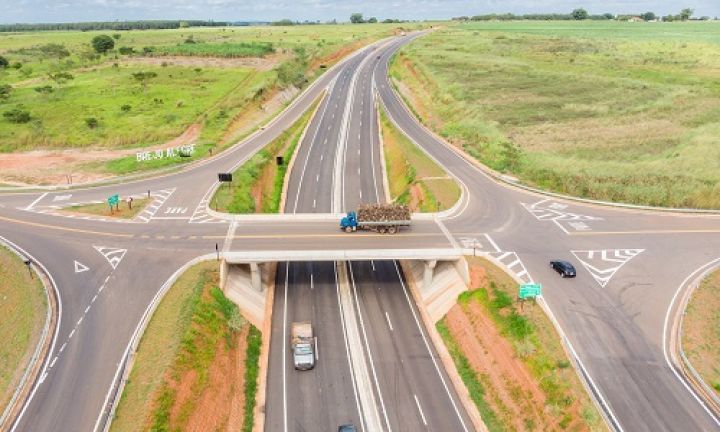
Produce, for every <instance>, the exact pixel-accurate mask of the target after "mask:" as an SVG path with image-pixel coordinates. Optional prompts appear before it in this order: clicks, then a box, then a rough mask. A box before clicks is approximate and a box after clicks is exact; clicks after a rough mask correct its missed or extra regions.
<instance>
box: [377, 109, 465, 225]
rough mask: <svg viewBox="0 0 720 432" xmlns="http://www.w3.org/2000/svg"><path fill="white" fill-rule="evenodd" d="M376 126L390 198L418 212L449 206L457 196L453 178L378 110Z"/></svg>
mask: <svg viewBox="0 0 720 432" xmlns="http://www.w3.org/2000/svg"><path fill="white" fill-rule="evenodd" d="M380 127H381V132H382V137H383V149H384V152H385V154H384V157H385V166H386V169H387V178H388V182H389V185H388V186H389V189H390V194H391V195H392V199H393V200H395V201H397V202H400V203H404V204H408V205H409V206H410V208H411V209H412V210H413V211H420V212H436V211H442V210H445V209H448V208H450V207H452V206H453V205H454V204H455V202H457V200H458V199H459V198H460V188H459V187H458V185H457V183H455V180H453V179H452V178H450V177H448V175H447V173H446V172H445V171H444V170H443V169H442V168H441V167H440V166H438V165H437V164H436V163H435V162H434V161H433V160H432V159H430V158H429V157H428V156H427V155H426V154H425V153H424V152H423V151H422V150H421V149H420V148H418V147H417V146H416V145H415V144H414V143H413V142H412V141H410V139H408V137H407V136H405V135H404V134H403V133H402V132H401V131H399V130H398V129H397V128H396V127H395V125H394V124H393V123H392V122H391V121H390V119H389V118H388V117H387V114H386V113H385V111H384V110H382V109H381V110H380Z"/></svg>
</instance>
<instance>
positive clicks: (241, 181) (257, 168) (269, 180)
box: [210, 98, 322, 213]
mask: <svg viewBox="0 0 720 432" xmlns="http://www.w3.org/2000/svg"><path fill="white" fill-rule="evenodd" d="M321 99H322V98H319V99H318V100H316V101H315V102H314V103H313V104H312V105H311V106H310V108H308V110H307V111H305V114H303V115H302V116H301V117H300V118H299V119H298V120H297V121H296V122H295V123H294V124H293V125H292V126H290V127H289V128H288V129H286V130H285V131H283V133H282V134H280V136H278V137H277V138H275V139H274V140H273V141H271V142H270V143H269V144H268V145H266V146H265V147H264V148H263V149H262V150H260V151H259V152H257V153H256V154H255V155H254V156H253V157H251V158H250V159H249V160H248V161H247V162H245V163H244V164H243V165H242V166H240V167H239V168H238V169H236V170H235V172H233V181H232V182H231V183H225V184H222V185H221V186H220V188H219V189H218V190H217V191H216V192H215V195H214V196H213V198H212V199H211V200H210V206H211V207H212V208H213V209H215V210H217V211H221V212H226V213H277V212H278V211H279V207H280V200H281V195H282V190H283V185H284V183H285V174H286V173H287V169H288V166H289V165H290V162H291V160H292V158H293V155H294V154H295V148H296V147H297V145H298V143H299V141H300V137H301V136H302V134H303V131H305V128H306V127H307V125H308V122H309V121H310V119H311V118H312V115H313V114H314V113H315V109H316V107H317V105H318V103H320V100H321ZM278 155H282V157H283V164H282V165H277V163H276V160H275V157H276V156H278Z"/></svg>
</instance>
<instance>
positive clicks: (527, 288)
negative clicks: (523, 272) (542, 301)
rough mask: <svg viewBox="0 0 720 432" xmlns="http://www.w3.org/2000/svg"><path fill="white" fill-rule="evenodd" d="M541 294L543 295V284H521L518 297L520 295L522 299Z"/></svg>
mask: <svg viewBox="0 0 720 432" xmlns="http://www.w3.org/2000/svg"><path fill="white" fill-rule="evenodd" d="M539 295H542V285H540V284H537V283H531V284H522V285H520V292H519V293H518V297H520V299H521V300H524V299H527V298H535V297H537V296H539Z"/></svg>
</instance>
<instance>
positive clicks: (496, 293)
mask: <svg viewBox="0 0 720 432" xmlns="http://www.w3.org/2000/svg"><path fill="white" fill-rule="evenodd" d="M469 264H470V268H471V274H472V275H473V277H472V282H471V283H472V286H471V290H470V291H466V292H464V293H462V294H460V296H459V297H458V306H459V307H460V308H461V310H462V313H463V314H465V315H466V316H467V318H468V319H469V322H470V323H477V322H481V321H482V320H479V319H478V317H477V316H475V315H474V314H476V313H477V312H476V311H477V310H480V311H481V313H482V314H483V315H484V316H485V317H487V318H489V319H490V322H491V323H492V325H494V327H495V328H494V330H493V332H497V333H498V334H499V335H500V336H501V337H502V338H503V339H504V340H505V341H506V342H507V343H508V345H509V346H510V347H511V348H510V349H511V351H512V357H513V359H512V360H511V361H513V362H515V361H517V362H519V363H520V364H521V365H522V366H521V367H522V368H523V369H524V370H525V371H527V372H529V374H530V376H531V377H532V379H533V380H534V382H533V384H534V385H536V386H537V387H538V389H539V391H540V392H541V393H542V397H543V399H544V405H543V404H540V403H539V401H538V397H537V396H535V397H530V396H529V394H531V391H530V390H529V389H527V388H518V387H517V386H518V385H519V383H522V380H520V378H518V377H519V376H520V377H522V373H520V374H519V375H518V372H517V371H518V369H517V368H515V369H512V368H510V369H509V370H510V371H513V370H514V371H515V375H512V374H510V375H501V376H500V379H492V378H490V377H489V376H488V375H487V373H485V372H483V373H481V372H479V371H478V370H476V369H475V368H474V367H473V365H472V363H471V361H469V360H468V357H467V355H468V353H469V352H472V351H471V350H470V349H469V348H468V346H465V345H463V344H461V343H459V342H458V341H457V340H456V335H455V334H454V333H453V332H452V331H451V330H450V328H449V325H448V316H446V317H444V318H443V319H442V320H440V321H439V322H438V323H437V329H438V332H439V333H440V335H441V337H442V338H443V340H444V342H445V344H446V346H447V348H448V351H449V352H450V355H451V356H452V358H453V360H454V363H455V366H456V367H457V369H458V372H459V374H460V377H461V378H462V380H463V382H464V383H465V385H466V386H467V388H468V391H469V392H470V396H471V398H472V399H473V401H474V402H475V404H476V406H477V407H478V410H479V411H480V414H481V416H482V417H483V420H484V421H485V423H486V425H487V426H488V429H489V430H491V431H501V430H507V429H508V428H512V427H511V426H510V425H512V424H514V423H513V422H515V421H516V420H517V417H518V416H521V417H522V418H521V420H522V421H521V423H522V424H524V425H525V426H524V428H523V429H524V430H535V429H537V430H549V429H553V430H554V429H557V428H558V427H559V429H567V428H570V430H586V429H590V430H604V425H603V423H602V420H601V418H600V416H599V414H598V412H597V410H596V408H595V407H594V405H593V404H592V402H591V401H590V398H589V397H588V395H587V393H586V392H585V389H584V387H583V385H582V383H581V382H580V380H579V378H578V376H577V375H576V373H575V371H574V370H573V369H572V368H571V367H570V362H569V360H568V358H567V356H566V354H565V351H564V350H563V348H562V345H561V341H560V337H559V336H558V334H557V333H556V332H555V328H554V326H553V325H552V323H551V322H550V320H549V319H548V318H547V317H546V316H545V314H544V313H543V311H542V310H541V309H540V307H539V306H537V305H534V304H532V303H528V304H526V305H524V307H523V308H522V309H520V307H519V306H518V303H517V302H516V301H515V298H516V297H517V284H516V283H515V282H514V280H513V279H512V278H510V277H509V276H508V275H507V274H505V273H504V272H503V271H502V270H501V269H499V268H498V267H496V266H494V265H493V264H491V263H490V262H488V261H486V260H484V259H482V258H470V259H469ZM458 306H456V307H458ZM475 306H479V309H477V308H475ZM462 331H469V332H473V331H477V330H475V329H473V328H468V329H463V330H462ZM484 332H486V333H488V334H490V333H492V332H488V331H487V330H484ZM494 343H495V344H497V341H496V342H494ZM498 352H502V349H500V350H499V351H498ZM495 353H496V352H495V351H491V354H490V355H491V356H492V355H495ZM486 355H487V351H486ZM492 361H494V362H506V361H508V360H506V359H505V360H504V359H502V358H493V359H492ZM503 366H505V365H503ZM487 367H489V368H492V367H494V366H493V365H488V366H487ZM499 369H502V368H499ZM513 380H517V381H513ZM498 383H502V384H498ZM501 387H502V388H501ZM525 392H530V393H528V394H526V393H525ZM508 398H509V401H510V402H509V401H508ZM518 408H521V410H520V411H516V410H517V409H518Z"/></svg>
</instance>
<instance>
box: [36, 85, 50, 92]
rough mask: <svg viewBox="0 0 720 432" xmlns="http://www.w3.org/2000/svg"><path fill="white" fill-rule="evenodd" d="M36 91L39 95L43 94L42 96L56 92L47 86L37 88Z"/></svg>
mask: <svg viewBox="0 0 720 432" xmlns="http://www.w3.org/2000/svg"><path fill="white" fill-rule="evenodd" d="M35 91H36V92H38V93H41V94H50V93H52V92H53V91H55V89H53V88H52V86H49V85H45V86H40V87H35Z"/></svg>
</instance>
